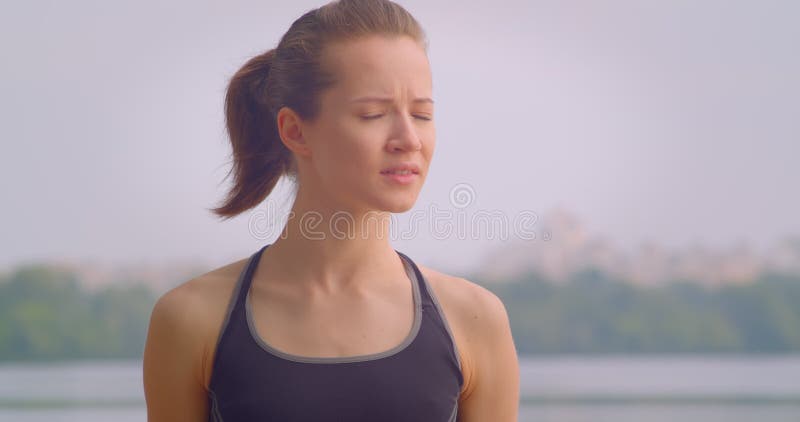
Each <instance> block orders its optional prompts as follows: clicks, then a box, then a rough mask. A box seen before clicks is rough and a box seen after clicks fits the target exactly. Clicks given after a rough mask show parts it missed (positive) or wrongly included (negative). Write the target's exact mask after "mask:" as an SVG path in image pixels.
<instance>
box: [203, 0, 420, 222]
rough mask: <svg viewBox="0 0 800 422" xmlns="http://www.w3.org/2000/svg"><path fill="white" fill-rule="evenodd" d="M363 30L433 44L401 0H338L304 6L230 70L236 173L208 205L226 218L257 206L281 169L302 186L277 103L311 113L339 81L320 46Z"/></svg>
mask: <svg viewBox="0 0 800 422" xmlns="http://www.w3.org/2000/svg"><path fill="white" fill-rule="evenodd" d="M366 35H392V36H400V35H406V36H409V37H411V38H412V39H414V40H415V41H417V42H419V43H420V44H421V45H422V47H423V48H424V49H425V50H426V51H427V49H428V42H427V39H426V36H425V32H424V31H423V29H422V27H421V26H420V25H419V23H418V22H417V21H416V20H415V19H414V17H413V16H411V14H410V13H408V12H407V11H406V10H405V9H404V8H403V7H402V6H400V5H398V4H396V3H394V2H392V1H389V0H339V1H334V2H331V3H328V4H326V5H324V6H322V7H319V8H317V9H314V10H311V11H309V12H307V13H305V14H304V15H303V16H301V17H300V18H298V19H297V20H296V21H294V23H292V25H291V27H289V30H288V31H287V32H286V34H284V35H283V37H282V38H281V40H280V42H279V43H278V46H277V47H276V48H273V49H271V50H268V51H266V52H264V53H262V54H260V55H258V56H255V57H253V58H251V59H250V60H248V61H247V62H246V63H245V64H244V66H242V68H241V69H239V70H238V71H237V72H236V74H234V75H233V77H232V78H231V79H230V82H229V83H228V90H227V93H226V95H225V120H226V126H227V129H228V135H229V136H230V141H231V145H232V147H233V153H232V158H233V165H232V166H231V169H230V171H229V172H228V174H227V175H226V176H225V178H226V179H227V178H228V177H229V176H230V175H231V173H233V174H234V183H233V186H232V187H231V189H230V191H229V192H228V194H227V197H226V199H225V201H224V202H223V204H222V205H221V206H219V207H216V208H212V209H210V210H211V212H213V213H214V214H216V215H217V216H220V217H222V218H223V219H228V218H231V217H234V216H236V215H238V214H240V213H242V212H244V211H246V210H248V209H251V208H253V207H255V206H257V205H258V204H259V203H261V201H263V200H264V199H265V198H266V197H267V195H269V194H270V192H272V190H273V188H274V187H275V185H276V184H277V183H278V181H279V180H280V178H281V176H284V175H286V176H288V177H290V178H291V179H292V180H293V181H294V182H295V188H296V187H297V183H296V182H297V165H296V162H295V159H294V156H293V155H292V153H291V151H289V149H288V148H286V146H285V145H283V143H282V142H281V139H280V135H279V134H278V127H277V114H278V111H279V110H280V109H281V108H282V107H289V108H290V109H292V110H293V111H295V112H296V113H297V114H298V115H299V116H300V118H302V119H303V120H306V121H313V120H314V119H315V118H316V117H317V115H318V113H319V103H318V99H319V95H320V93H321V92H322V91H323V90H325V89H326V88H328V87H330V86H331V85H333V84H334V83H335V81H336V80H335V77H334V75H333V72H330V71H328V70H327V69H325V67H324V66H323V63H322V60H321V56H322V50H323V47H324V46H325V45H326V43H329V42H333V41H344V40H351V39H355V38H359V37H363V36H366Z"/></svg>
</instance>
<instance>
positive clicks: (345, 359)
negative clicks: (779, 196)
mask: <svg viewBox="0 0 800 422" xmlns="http://www.w3.org/2000/svg"><path fill="white" fill-rule="evenodd" d="M400 260H401V261H402V262H403V266H404V267H405V270H406V275H408V279H409V280H411V290H412V293H413V294H412V296H413V301H414V322H413V324H412V326H411V331H409V333H408V335H407V336H406V338H405V339H404V340H403V342H402V343H400V344H398V345H397V346H394V347H392V348H391V349H389V350H385V351H383V352H378V353H371V354H366V355H356V356H332V357H323V356H300V355H295V354H292V353H287V352H284V351H281V350H278V349H276V348H274V347H272V346H270V345H269V344H267V342H265V341H264V339H262V338H261V336H259V335H258V332H257V331H256V327H255V323H254V321H253V310H252V306H251V305H250V292H249V291H248V292H246V293H245V315H246V316H247V327H248V329H249V330H250V335H251V337H252V338H253V339H254V340H255V341H256V343H258V345H259V346H261V348H262V349H264V350H265V351H267V352H268V353H271V354H273V355H276V356H277V357H279V358H283V359H286V360H290V361H294V362H303V363H350V362H366V361H370V360H376V359H381V358H385V357H388V356H392V355H394V354H397V353H400V352H401V351H402V350H403V349H405V348H406V347H408V345H409V344H411V342H412V341H414V339H415V338H416V337H417V333H419V328H420V326H421V325H422V299H421V297H420V291H419V280H417V275H416V273H415V272H414V269H413V268H412V267H411V264H410V263H409V262H407V261H406V260H405V258H403V257H402V256H400ZM423 279H424V277H423Z"/></svg>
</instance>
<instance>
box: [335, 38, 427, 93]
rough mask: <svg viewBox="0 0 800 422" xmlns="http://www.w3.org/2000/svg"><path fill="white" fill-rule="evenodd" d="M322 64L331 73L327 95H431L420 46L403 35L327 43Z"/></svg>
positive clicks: (422, 49) (425, 58) (425, 64)
mask: <svg viewBox="0 0 800 422" xmlns="http://www.w3.org/2000/svg"><path fill="white" fill-rule="evenodd" d="M322 59H323V62H324V63H325V66H326V68H327V69H328V70H330V71H331V72H333V73H334V75H335V78H336V84H335V85H334V86H333V87H331V90H330V91H331V92H330V95H331V96H332V97H336V98H337V99H343V98H341V97H350V96H353V95H395V94H397V93H402V94H404V95H405V94H408V95H411V96H417V97H418V96H431V88H432V86H431V70H430V63H429V61H428V57H427V54H426V53H425V50H424V48H423V46H421V45H420V44H418V43H417V42H416V41H414V40H413V39H412V38H410V37H407V36H394V37H387V36H370V37H366V38H360V39H356V40H347V41H339V42H333V43H330V44H329V45H327V46H326V47H325V50H324V52H323V57H322Z"/></svg>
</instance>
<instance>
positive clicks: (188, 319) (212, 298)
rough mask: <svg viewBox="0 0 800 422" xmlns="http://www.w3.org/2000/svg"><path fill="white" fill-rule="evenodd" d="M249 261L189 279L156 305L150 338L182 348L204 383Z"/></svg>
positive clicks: (206, 383) (151, 320)
mask: <svg viewBox="0 0 800 422" xmlns="http://www.w3.org/2000/svg"><path fill="white" fill-rule="evenodd" d="M246 263H247V259H241V260H238V261H236V262H232V263H230V264H227V265H224V266H221V267H218V268H216V269H213V270H211V271H209V272H207V273H204V274H201V275H199V276H197V277H194V278H192V279H190V280H187V281H185V282H183V283H181V284H179V285H178V286H176V287H174V288H172V289H171V290H169V291H167V292H165V293H164V294H163V295H161V296H160V297H159V298H158V300H157V301H156V304H155V306H154V307H153V310H152V313H151V316H150V328H149V332H148V342H154V343H160V344H169V345H170V347H172V348H177V349H180V350H181V353H182V354H183V356H185V357H187V358H189V359H188V360H189V361H190V362H191V365H192V366H193V368H192V372H194V375H195V376H196V378H197V380H198V381H199V382H200V383H201V384H202V385H203V386H204V387H207V386H208V381H209V379H210V373H211V368H210V363H211V362H213V357H214V353H215V350H214V349H215V346H216V341H217V338H218V335H219V332H220V329H221V328H222V324H223V322H224V320H225V317H226V315H227V310H228V304H229V302H230V300H231V298H232V295H233V290H234V288H235V285H236V281H237V280H238V278H239V274H240V273H241V271H242V269H243V268H244V265H246ZM151 349H152V350H157V349H158V348H157V347H151Z"/></svg>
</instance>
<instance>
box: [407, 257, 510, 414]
mask: <svg viewBox="0 0 800 422" xmlns="http://www.w3.org/2000/svg"><path fill="white" fill-rule="evenodd" d="M419 267H420V271H421V272H422V273H423V276H424V277H425V278H426V279H427V280H428V281H429V284H430V285H431V288H432V289H433V290H434V292H435V295H436V296H437V298H438V300H439V302H440V304H441V307H442V311H443V312H444V313H445V316H446V318H447V320H448V324H449V325H450V328H451V331H452V332H453V337H454V339H455V341H456V347H457V348H458V350H459V355H460V358H461V363H462V365H461V372H462V374H463V376H464V385H463V386H462V389H461V393H460V396H459V400H458V402H459V412H458V415H459V421H464V422H473V421H486V420H492V421H504V422H505V421H509V422H510V421H516V420H517V416H518V415H517V413H518V409H519V360H518V357H517V352H516V347H515V345H514V340H513V337H512V334H511V327H510V323H509V319H508V313H507V311H506V308H505V305H504V304H503V302H502V300H500V298H499V297H497V295H495V294H494V293H492V292H491V291H490V290H488V289H486V288H485V287H483V286H481V285H479V284H476V283H473V282H471V281H469V280H467V279H465V278H462V277H455V276H451V275H447V274H444V273H441V272H439V271H435V270H433V269H431V268H427V267H422V266H419Z"/></svg>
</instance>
